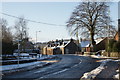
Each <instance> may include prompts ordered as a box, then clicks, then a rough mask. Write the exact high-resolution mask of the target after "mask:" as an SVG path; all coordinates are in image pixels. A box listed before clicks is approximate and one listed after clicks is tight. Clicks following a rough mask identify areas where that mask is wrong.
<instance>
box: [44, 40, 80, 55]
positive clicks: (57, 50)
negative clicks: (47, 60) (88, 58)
mask: <svg viewBox="0 0 120 80" xmlns="http://www.w3.org/2000/svg"><path fill="white" fill-rule="evenodd" d="M77 51H80V48H79V46H78V45H77V44H76V43H75V40H73V39H71V40H61V41H53V42H52V43H51V44H48V46H46V47H44V49H43V54H47V55H54V54H75V52H77Z"/></svg>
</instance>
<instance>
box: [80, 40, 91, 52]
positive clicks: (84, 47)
mask: <svg viewBox="0 0 120 80" xmlns="http://www.w3.org/2000/svg"><path fill="white" fill-rule="evenodd" d="M80 45H81V51H82V52H91V48H92V46H91V41H90V40H81V43H80Z"/></svg>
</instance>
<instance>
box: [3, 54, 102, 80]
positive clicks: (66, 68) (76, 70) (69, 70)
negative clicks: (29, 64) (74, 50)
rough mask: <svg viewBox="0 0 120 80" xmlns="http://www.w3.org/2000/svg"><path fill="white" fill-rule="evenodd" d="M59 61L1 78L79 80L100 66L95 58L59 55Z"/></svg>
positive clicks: (4, 79)
mask: <svg viewBox="0 0 120 80" xmlns="http://www.w3.org/2000/svg"><path fill="white" fill-rule="evenodd" d="M59 57H61V58H62V59H61V61H59V62H56V63H54V64H52V65H49V66H46V67H43V68H36V69H33V70H29V71H24V72H16V73H12V74H9V75H5V76H3V77H2V80H6V79H15V80H17V79H25V80H27V79H32V80H33V79H34V80H39V79H48V80H50V79H51V80H53V79H57V80H58V79H60V80H63V79H75V80H77V79H78V80H80V78H81V77H82V76H83V74H84V73H85V72H89V71H91V70H93V69H95V68H96V67H98V66H99V65H100V62H96V60H98V59H95V58H90V57H87V56H75V55H59Z"/></svg>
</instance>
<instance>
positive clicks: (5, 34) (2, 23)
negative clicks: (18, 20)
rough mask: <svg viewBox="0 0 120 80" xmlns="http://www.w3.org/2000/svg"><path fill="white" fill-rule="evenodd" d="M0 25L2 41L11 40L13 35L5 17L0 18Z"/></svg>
mask: <svg viewBox="0 0 120 80" xmlns="http://www.w3.org/2000/svg"><path fill="white" fill-rule="evenodd" d="M0 27H1V28H2V41H5V42H12V40H13V35H12V32H11V31H10V28H9V27H7V21H6V20H5V19H0Z"/></svg>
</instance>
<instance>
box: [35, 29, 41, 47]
mask: <svg viewBox="0 0 120 80" xmlns="http://www.w3.org/2000/svg"><path fill="white" fill-rule="evenodd" d="M37 32H41V31H36V48H37Z"/></svg>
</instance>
